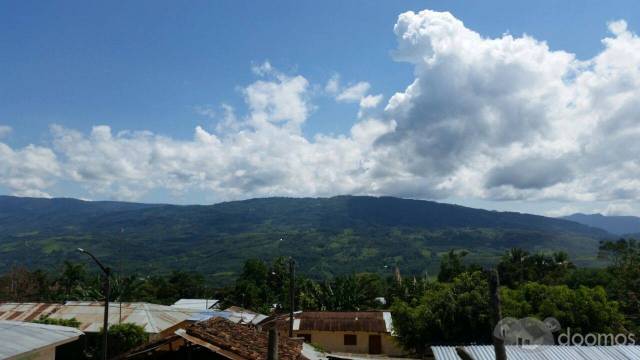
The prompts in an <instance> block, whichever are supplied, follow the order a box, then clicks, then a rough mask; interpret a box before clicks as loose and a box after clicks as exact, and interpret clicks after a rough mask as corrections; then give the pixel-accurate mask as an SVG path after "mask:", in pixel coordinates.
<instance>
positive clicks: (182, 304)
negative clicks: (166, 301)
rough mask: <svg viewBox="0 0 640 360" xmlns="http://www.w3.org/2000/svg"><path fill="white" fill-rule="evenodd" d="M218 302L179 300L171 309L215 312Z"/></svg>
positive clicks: (210, 300)
mask: <svg viewBox="0 0 640 360" xmlns="http://www.w3.org/2000/svg"><path fill="white" fill-rule="evenodd" d="M219 303H220V301H218V300H215V299H180V300H178V301H176V302H175V303H174V304H173V305H171V307H176V308H181V309H193V310H217V309H219V307H218V305H219Z"/></svg>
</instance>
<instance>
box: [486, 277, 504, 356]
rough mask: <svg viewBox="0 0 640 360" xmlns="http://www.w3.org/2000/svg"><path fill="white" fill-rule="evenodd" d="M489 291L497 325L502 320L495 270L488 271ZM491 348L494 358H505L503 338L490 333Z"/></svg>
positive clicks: (494, 322)
mask: <svg viewBox="0 0 640 360" xmlns="http://www.w3.org/2000/svg"><path fill="white" fill-rule="evenodd" d="M489 291H490V292H491V307H492V311H491V313H492V315H493V326H497V324H499V323H500V320H502V310H501V308H500V276H499V275H498V272H497V271H496V270H491V272H490V273H489ZM492 337H493V349H494V351H495V353H496V360H507V350H506V348H505V347H504V339H503V338H502V337H499V336H496V334H495V331H494V332H493V334H492Z"/></svg>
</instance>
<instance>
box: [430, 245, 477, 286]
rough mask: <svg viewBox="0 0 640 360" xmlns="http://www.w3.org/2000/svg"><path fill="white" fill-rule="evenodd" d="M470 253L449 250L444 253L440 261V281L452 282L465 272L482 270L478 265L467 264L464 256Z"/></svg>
mask: <svg viewBox="0 0 640 360" xmlns="http://www.w3.org/2000/svg"><path fill="white" fill-rule="evenodd" d="M468 254H469V253H468V252H467V251H458V252H456V251H455V250H449V252H448V253H447V254H444V256H443V257H442V260H441V261H440V272H439V273H438V281H440V282H450V281H452V280H453V279H454V278H455V277H456V276H458V275H460V274H462V273H464V272H474V271H478V270H481V268H480V267H479V266H478V265H473V264H472V265H465V263H464V257H465V256H467V255H468Z"/></svg>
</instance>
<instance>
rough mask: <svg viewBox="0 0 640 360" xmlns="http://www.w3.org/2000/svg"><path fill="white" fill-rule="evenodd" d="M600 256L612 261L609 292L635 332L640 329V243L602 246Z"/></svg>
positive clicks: (626, 240)
mask: <svg viewBox="0 0 640 360" xmlns="http://www.w3.org/2000/svg"><path fill="white" fill-rule="evenodd" d="M600 256H601V257H602V258H606V259H609V260H611V265H610V266H609V268H608V270H609V272H610V274H611V282H610V283H609V286H607V290H608V292H609V294H611V296H612V297H613V298H614V299H616V300H618V301H619V302H620V305H621V308H622V311H623V312H624V314H625V315H626V316H627V318H628V320H629V326H631V327H633V328H634V330H638V329H639V328H640V243H639V242H638V241H636V240H632V239H620V240H618V241H616V242H612V241H606V242H603V243H601V244H600Z"/></svg>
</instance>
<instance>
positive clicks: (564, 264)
mask: <svg viewBox="0 0 640 360" xmlns="http://www.w3.org/2000/svg"><path fill="white" fill-rule="evenodd" d="M497 268H498V273H499V274H500V283H501V284H502V285H504V286H508V287H511V288H515V287H517V286H518V285H521V284H524V283H527V282H529V281H537V282H540V283H544V284H549V285H557V284H562V283H564V282H565V281H566V278H567V276H568V275H569V272H570V270H572V269H575V266H574V265H573V263H572V262H571V261H569V256H568V255H567V253H565V252H555V253H553V254H551V255H545V254H530V253H528V252H526V251H524V250H522V249H519V248H512V249H511V250H509V251H507V252H506V253H505V254H504V255H503V256H502V258H501V259H500V262H499V263H498V266H497Z"/></svg>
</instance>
